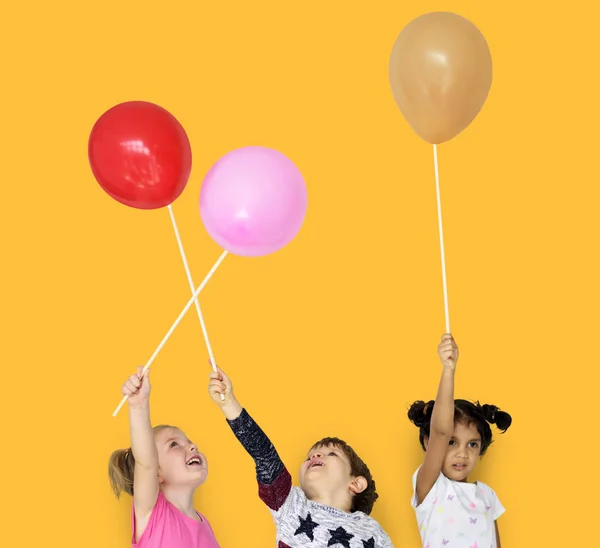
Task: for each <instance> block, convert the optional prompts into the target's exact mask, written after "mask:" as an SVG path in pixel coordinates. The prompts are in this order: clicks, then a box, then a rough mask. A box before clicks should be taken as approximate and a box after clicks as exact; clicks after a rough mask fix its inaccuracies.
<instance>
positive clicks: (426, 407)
mask: <svg viewBox="0 0 600 548" xmlns="http://www.w3.org/2000/svg"><path fill="white" fill-rule="evenodd" d="M428 410H429V402H427V403H426V404H425V407H423V415H425V416H427V411H428Z"/></svg>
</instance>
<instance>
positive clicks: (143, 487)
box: [123, 367, 159, 539]
mask: <svg viewBox="0 0 600 548" xmlns="http://www.w3.org/2000/svg"><path fill="white" fill-rule="evenodd" d="M141 375H142V367H138V373H137V375H132V376H131V377H129V379H128V380H127V381H126V382H125V384H124V385H123V394H124V395H126V396H129V399H128V404H129V430H130V436H131V452H132V453H133V457H134V459H135V469H134V474H133V507H134V510H135V521H136V527H135V529H136V536H137V537H138V539H139V538H140V537H141V535H142V533H143V531H144V529H145V528H146V526H147V525H148V520H149V519H150V514H151V513H152V510H153V509H154V505H155V504H156V501H157V499H158V490H159V487H158V451H157V449H156V442H155V441H154V431H153V430H152V423H151V422H150V403H149V401H148V400H149V396H150V379H149V378H148V375H149V371H147V372H146V373H145V374H144V376H143V377H142V376H141ZM140 377H141V378H140Z"/></svg>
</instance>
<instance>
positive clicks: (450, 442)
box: [448, 440, 456, 445]
mask: <svg viewBox="0 0 600 548" xmlns="http://www.w3.org/2000/svg"><path fill="white" fill-rule="evenodd" d="M455 443H456V442H455V441H454V440H450V441H449V442H448V444H449V445H454V444H455Z"/></svg>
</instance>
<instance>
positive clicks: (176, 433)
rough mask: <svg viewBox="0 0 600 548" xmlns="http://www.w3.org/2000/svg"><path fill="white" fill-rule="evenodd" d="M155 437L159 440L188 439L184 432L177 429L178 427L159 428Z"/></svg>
mask: <svg viewBox="0 0 600 548" xmlns="http://www.w3.org/2000/svg"><path fill="white" fill-rule="evenodd" d="M156 437H157V438H158V439H160V440H168V439H173V440H184V441H187V439H188V438H187V436H186V435H185V433H184V432H183V431H181V430H179V428H161V429H160V430H159V431H158V433H157V435H156Z"/></svg>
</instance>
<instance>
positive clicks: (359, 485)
mask: <svg viewBox="0 0 600 548" xmlns="http://www.w3.org/2000/svg"><path fill="white" fill-rule="evenodd" d="M367 485H368V482H367V480H366V479H365V478H363V477H362V476H358V477H357V478H354V479H353V480H352V482H351V483H350V491H352V492H353V493H354V494H355V495H358V494H359V493H362V492H363V491H364V490H365V489H366V488H367Z"/></svg>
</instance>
